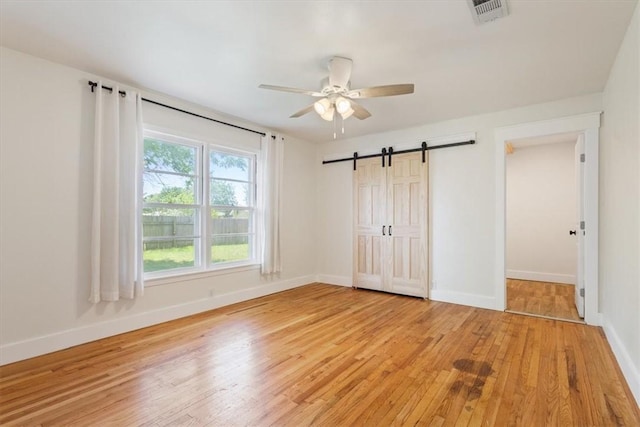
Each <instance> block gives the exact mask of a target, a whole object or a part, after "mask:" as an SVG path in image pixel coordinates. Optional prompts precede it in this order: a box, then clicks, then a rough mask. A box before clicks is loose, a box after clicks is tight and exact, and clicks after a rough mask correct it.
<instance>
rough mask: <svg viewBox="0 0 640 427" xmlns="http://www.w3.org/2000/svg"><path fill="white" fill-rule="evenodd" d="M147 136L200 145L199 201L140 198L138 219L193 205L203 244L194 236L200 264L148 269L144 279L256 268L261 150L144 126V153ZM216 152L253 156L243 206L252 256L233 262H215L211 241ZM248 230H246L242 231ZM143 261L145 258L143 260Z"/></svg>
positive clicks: (154, 280)
mask: <svg viewBox="0 0 640 427" xmlns="http://www.w3.org/2000/svg"><path fill="white" fill-rule="evenodd" d="M147 138H152V139H156V140H159V141H163V142H167V143H171V144H177V145H183V146H187V147H194V148H196V165H195V179H196V182H195V183H194V191H195V201H196V203H195V204H193V205H170V204H162V203H158V204H155V203H145V202H144V201H143V200H141V201H140V211H139V212H138V221H139V222H140V227H142V210H143V209H145V208H149V207H159V206H160V205H161V206H162V207H165V206H168V207H171V206H175V207H176V208H190V209H195V210H196V218H195V222H196V223H197V224H195V225H194V227H199V229H198V230H197V232H196V233H194V236H195V235H199V237H197V236H196V237H194V239H198V240H199V242H200V243H199V245H196V243H195V240H194V248H195V254H194V255H195V262H194V264H196V265H195V266H193V267H184V268H174V269H169V270H162V271H154V272H148V273H144V279H145V282H146V284H147V285H148V286H149V285H150V286H153V285H155V284H162V283H165V281H163V280H161V279H170V278H179V277H180V276H187V275H202V274H203V273H205V274H206V273H216V272H218V273H219V272H226V271H228V270H231V269H237V270H244V269H246V268H254V267H257V266H259V264H260V261H259V260H258V256H259V254H260V248H259V241H258V236H259V235H260V233H259V229H258V228H259V225H260V220H259V218H258V212H259V210H258V207H257V190H258V176H259V175H258V171H259V170H260V167H261V165H260V164H259V161H260V151H259V150H248V149H245V148H243V149H238V148H234V147H229V146H228V145H225V144H224V143H221V142H220V141H202V140H196V139H192V138H188V137H185V136H181V135H176V134H175V133H167V132H164V131H157V130H154V129H150V128H148V127H145V128H144V137H143V141H142V144H143V147H142V149H141V152H142V153H144V140H145V139H147ZM212 152H218V153H224V154H230V155H236V156H242V157H248V158H249V159H250V162H249V163H250V166H249V167H250V181H248V182H249V184H250V185H249V194H248V195H247V205H248V206H247V207H246V208H245V207H241V208H240V209H241V210H247V211H249V230H248V233H247V235H248V236H249V239H248V240H249V249H250V251H249V258H248V259H245V260H239V261H229V262H220V263H216V264H214V263H213V262H212V260H211V245H212V243H213V235H212V233H211V231H210V224H211V222H210V221H211V210H212V206H211V204H210V193H209V191H210V182H211V178H212V177H211V174H210V170H209V164H210V155H211V153H212ZM143 161H144V160H143V159H140V162H143ZM141 169H142V171H143V173H144V172H145V169H144V165H142V167H141ZM238 182H247V181H238ZM242 234H244V233H242ZM186 238H192V237H191V236H187V237H186ZM140 248H143V245H140ZM137 256H138V257H140V258H142V257H143V251H142V250H141V251H140V253H139V254H137ZM141 264H142V262H141Z"/></svg>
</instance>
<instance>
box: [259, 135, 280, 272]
mask: <svg viewBox="0 0 640 427" xmlns="http://www.w3.org/2000/svg"><path fill="white" fill-rule="evenodd" d="M261 153H262V165H263V168H262V174H261V178H262V179H261V180H260V185H261V190H262V191H260V195H261V200H260V203H259V205H260V208H261V210H262V218H263V224H262V227H261V231H262V234H261V237H262V238H261V247H262V274H275V273H279V272H280V271H281V269H282V262H281V258H280V215H281V213H282V165H283V161H284V140H283V138H282V137H281V136H280V135H274V136H273V137H272V135H270V134H267V135H266V136H264V137H263V138H262V144H261Z"/></svg>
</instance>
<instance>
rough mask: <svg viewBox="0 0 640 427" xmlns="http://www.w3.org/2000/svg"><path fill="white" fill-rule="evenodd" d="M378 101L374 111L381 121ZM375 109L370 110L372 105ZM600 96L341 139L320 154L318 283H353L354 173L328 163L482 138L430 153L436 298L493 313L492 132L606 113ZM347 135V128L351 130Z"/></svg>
mask: <svg viewBox="0 0 640 427" xmlns="http://www.w3.org/2000/svg"><path fill="white" fill-rule="evenodd" d="M374 102H375V101H373V100H372V101H371V109H372V111H373V114H374V115H375V104H374ZM368 106H369V105H367V107H368ZM601 106H602V105H601V96H600V95H599V94H593V95H587V96H583V97H578V98H571V99H566V100H562V101H556V102H550V103H547V104H539V105H533V106H529V107H525V108H517V109H512V110H507V111H501V112H496V113H491V114H484V115H478V116H472V117H465V118H461V119H457V120H450V121H446V122H440V123H435V124H430V125H424V126H418V127H414V128H410V129H404V130H399V131H395V132H388V133H383V134H376V135H369V136H364V137H360V138H352V139H339V140H336V141H331V142H327V143H324V144H321V145H320V147H319V150H318V206H327V207H328V208H327V209H323V210H322V216H321V217H320V218H319V233H318V272H319V273H320V276H319V277H320V279H321V280H325V281H331V282H332V283H339V284H343V285H351V280H352V279H351V271H352V253H351V238H352V237H351V233H352V224H351V212H352V194H351V173H352V172H351V170H352V164H351V163H349V162H345V163H335V164H329V165H324V166H323V165H321V164H320V162H321V160H322V159H323V158H327V159H328V158H335V157H342V156H344V155H346V156H350V155H352V153H353V152H354V151H359V150H360V151H362V150H376V151H377V150H378V149H379V148H381V147H385V146H398V145H403V144H414V146H416V147H417V146H419V144H420V142H421V141H424V140H429V139H430V138H434V137H439V136H446V135H456V134H461V133H466V132H477V138H476V139H477V143H476V144H475V145H467V146H461V147H454V148H447V149H442V150H433V151H431V152H430V200H431V214H430V215H431V224H432V225H431V238H432V245H431V251H432V260H431V270H432V272H431V273H432V279H433V280H434V281H435V287H434V288H433V289H432V292H431V297H432V299H436V300H442V301H450V302H456V303H460V304H467V305H476V306H479V307H487V308H495V307H496V301H495V295H494V294H495V283H496V281H497V277H498V276H497V272H496V271H495V264H496V263H495V252H496V239H495V236H496V230H495V215H496V189H495V182H496V179H495V174H496V170H495V149H494V129H495V128H496V127H502V126H508V125H513V124H518V123H525V122H532V121H537V120H545V119H550V118H557V117H564V116H569V115H574V114H581V113H587V112H593V111H599V110H600V109H601ZM347 133H348V127H347Z"/></svg>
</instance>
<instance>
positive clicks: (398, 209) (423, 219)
mask: <svg viewBox="0 0 640 427" xmlns="http://www.w3.org/2000/svg"><path fill="white" fill-rule="evenodd" d="M353 181H354V185H353V194H354V247H353V251H354V254H353V255H354V256H353V259H354V263H355V265H354V270H353V271H354V277H353V285H354V287H358V288H366V289H374V290H380V291H386V292H393V293H397V294H403V295H412V296H419V297H424V298H426V297H427V296H428V294H427V267H428V259H429V257H428V253H427V242H428V239H427V224H428V222H427V212H428V206H427V203H428V198H427V163H426V162H425V163H423V162H422V153H419V152H418V153H408V154H400V155H395V156H393V158H392V166H388V164H387V166H386V167H383V166H382V160H381V159H380V158H379V157H377V158H373V159H364V160H358V161H357V167H356V170H355V172H354V180H353Z"/></svg>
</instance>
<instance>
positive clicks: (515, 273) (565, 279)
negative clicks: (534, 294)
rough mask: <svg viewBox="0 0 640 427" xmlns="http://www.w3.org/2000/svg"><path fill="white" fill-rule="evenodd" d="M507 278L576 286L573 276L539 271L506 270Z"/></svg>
mask: <svg viewBox="0 0 640 427" xmlns="http://www.w3.org/2000/svg"><path fill="white" fill-rule="evenodd" d="M507 278H509V279H518V280H533V281H535V282H552V283H566V284H568V285H575V284H576V276H575V274H560V273H542V272H539V271H523V270H507Z"/></svg>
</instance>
